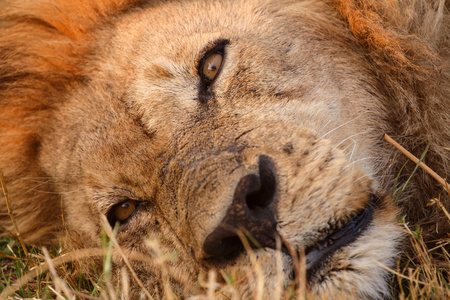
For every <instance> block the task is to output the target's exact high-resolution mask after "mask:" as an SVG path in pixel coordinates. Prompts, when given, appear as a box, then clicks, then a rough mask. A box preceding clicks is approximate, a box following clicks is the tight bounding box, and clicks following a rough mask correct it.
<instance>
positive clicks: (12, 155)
mask: <svg viewBox="0 0 450 300" xmlns="http://www.w3.org/2000/svg"><path fill="white" fill-rule="evenodd" d="M135 2H136V1H133V0H131V1H124V0H108V1H104V0H96V1H91V0H79V1H68V0H61V1H48V0H21V1H10V0H3V1H1V2H0V169H1V170H2V171H3V173H4V176H5V180H6V185H7V188H8V191H9V195H10V197H9V198H10V200H11V206H12V208H13V213H14V215H15V217H16V221H17V225H18V226H19V230H20V231H21V234H22V235H23V237H24V238H25V239H26V241H27V242H31V243H33V242H37V241H38V240H41V241H42V240H45V241H44V242H46V243H49V242H51V240H52V239H51V237H52V236H53V234H54V230H55V228H54V226H55V224H58V220H61V205H60V200H61V197H60V196H59V195H57V194H56V192H55V190H54V187H53V185H52V182H53V180H52V179H51V178H49V177H48V176H47V175H46V174H45V173H44V172H43V171H42V169H41V166H40V165H39V160H38V155H39V149H40V141H41V140H42V139H43V136H45V134H46V132H48V131H49V127H50V123H51V115H52V111H53V108H54V106H55V104H56V103H57V102H60V101H62V99H63V98H64V94H65V93H67V92H68V91H69V90H70V89H71V88H76V86H77V84H79V82H80V81H81V80H82V79H83V70H82V66H83V56H85V55H86V54H87V51H88V50H87V48H88V47H87V44H88V43H89V42H90V41H91V40H92V39H93V37H92V36H91V35H92V34H93V32H95V28H96V27H98V23H99V22H103V20H104V19H105V18H106V17H107V16H110V15H112V14H115V13H118V12H120V11H122V10H124V9H127V8H128V7H130V6H131V5H133V4H134V3H135ZM0 198H1V200H2V201H4V200H3V197H0ZM0 224H1V226H2V227H3V228H2V230H6V231H9V232H14V230H13V227H12V226H11V225H12V224H11V223H10V218H9V216H8V213H7V211H6V205H4V202H3V205H0Z"/></svg>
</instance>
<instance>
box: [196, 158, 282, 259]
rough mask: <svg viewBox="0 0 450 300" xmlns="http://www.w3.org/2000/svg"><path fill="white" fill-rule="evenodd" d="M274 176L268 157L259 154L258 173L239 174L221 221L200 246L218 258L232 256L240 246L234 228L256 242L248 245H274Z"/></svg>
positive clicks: (275, 232) (233, 256) (272, 246)
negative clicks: (243, 175) (230, 201)
mask: <svg viewBox="0 0 450 300" xmlns="http://www.w3.org/2000/svg"><path fill="white" fill-rule="evenodd" d="M276 188H277V179H276V175H275V168H274V166H273V163H272V161H271V160H270V158H268V157H267V156H260V158H259V174H249V175H246V176H245V177H243V178H241V180H240V181H239V183H238V185H237V187H236V190H235V192H234V199H233V202H232V204H231V206H230V208H229V209H228V211H227V214H226V215H225V217H224V219H223V220H222V222H221V224H220V225H219V226H218V227H217V228H216V229H215V230H214V231H213V232H212V233H210V234H209V235H208V236H207V238H206V240H205V243H204V244H203V250H204V251H205V252H206V253H207V254H209V255H211V256H212V257H213V258H216V259H218V260H229V259H233V258H236V257H237V256H238V255H239V253H241V252H242V251H243V250H244V247H243V245H242V242H241V239H240V238H239V236H238V235H237V231H239V230H241V231H247V232H248V233H249V234H250V236H251V237H252V238H254V239H255V240H256V242H257V243H254V242H250V244H251V245H252V247H255V248H256V247H263V248H264V247H270V248H273V249H275V247H276V236H277V231H276V221H275V217H274V214H273V206H274V203H275V194H276Z"/></svg>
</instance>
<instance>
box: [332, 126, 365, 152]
mask: <svg viewBox="0 0 450 300" xmlns="http://www.w3.org/2000/svg"><path fill="white" fill-rule="evenodd" d="M368 131H369V130H364V131H361V132H358V133H355V134H352V135H351V136H349V137H347V138H345V139H343V140H342V141H340V142H339V143H338V144H336V145H335V146H333V150H334V149H336V148H337V147H339V146H340V145H341V144H342V143H344V142H345V141H347V140H348V139H351V138H353V137H355V136H357V135H360V134H364V133H366V132H368Z"/></svg>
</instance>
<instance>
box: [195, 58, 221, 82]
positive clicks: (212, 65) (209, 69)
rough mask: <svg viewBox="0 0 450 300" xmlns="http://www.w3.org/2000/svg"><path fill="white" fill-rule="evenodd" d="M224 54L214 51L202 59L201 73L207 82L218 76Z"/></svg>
mask: <svg viewBox="0 0 450 300" xmlns="http://www.w3.org/2000/svg"><path fill="white" fill-rule="evenodd" d="M222 61H223V54H222V53H219V52H214V53H211V54H209V55H207V56H206V57H205V58H204V59H203V60H202V65H201V68H200V74H201V76H202V78H203V80H205V81H206V82H207V83H211V82H213V81H214V79H215V78H216V76H217V74H218V73H219V71H220V68H221V67H222Z"/></svg>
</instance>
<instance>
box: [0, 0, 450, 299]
mask: <svg viewBox="0 0 450 300" xmlns="http://www.w3.org/2000/svg"><path fill="white" fill-rule="evenodd" d="M0 5H1V9H0V57H1V59H0V145H1V147H0V150H1V151H0V169H1V170H2V171H3V173H4V177H5V182H6V186H7V188H8V191H9V198H10V199H11V206H12V211H13V212H12V213H13V214H14V216H15V219H16V224H17V226H18V228H19V231H20V233H21V235H22V236H23V238H24V239H25V241H26V242H27V243H29V244H37V245H58V244H59V243H62V244H63V249H65V251H69V250H73V249H87V248H96V247H98V248H100V247H101V245H102V244H101V232H102V230H104V229H102V228H103V226H104V224H105V223H106V226H110V227H116V228H117V235H116V237H115V238H116V240H117V243H118V246H119V247H120V249H121V250H122V251H123V253H125V254H128V255H130V257H131V256H132V255H140V256H141V257H144V258H145V259H143V260H141V261H133V260H132V259H130V263H131V266H132V269H133V270H134V272H135V274H136V278H138V280H139V281H140V284H141V285H142V286H139V284H138V283H137V282H135V280H134V279H132V281H133V283H132V289H131V292H130V293H131V297H132V298H139V297H141V296H142V295H143V297H146V296H158V295H159V296H161V297H165V296H167V297H169V296H168V294H167V293H168V292H167V287H169V290H171V291H172V292H173V293H176V294H177V295H178V297H181V298H185V297H189V296H191V295H196V294H199V293H202V292H201V290H202V284H201V282H202V280H203V281H204V280H206V279H207V278H210V277H208V276H211V274H212V273H211V272H212V271H211V270H215V272H216V273H218V274H229V275H230V274H231V275H230V276H232V277H233V278H235V279H236V281H239V284H236V286H235V287H234V290H233V291H232V292H230V293H231V294H228V296H227V295H225V296H223V295H222V294H220V295H216V296H217V297H222V296H223V297H231V296H233V297H237V298H243V299H249V298H251V297H255V295H256V296H258V295H259V296H261V295H264V297H265V298H267V299H274V298H277V297H279V296H280V294H281V293H283V288H284V287H285V286H287V285H289V284H290V283H294V284H295V283H298V282H299V281H298V278H299V277H302V276H304V277H305V278H306V282H307V284H306V286H307V287H306V288H307V290H308V291H310V293H312V295H315V296H316V297H332V295H335V293H336V292H339V293H340V294H342V295H344V296H345V295H346V297H356V298H370V299H381V298H385V297H389V286H388V283H387V278H388V277H389V273H388V272H387V271H386V268H385V266H388V267H390V266H393V264H395V261H396V258H397V257H398V255H399V253H400V252H401V251H403V250H404V249H402V247H401V246H400V244H401V240H402V234H401V232H400V228H399V226H398V225H397V217H398V216H400V215H406V219H407V221H408V222H409V225H410V226H416V225H421V226H422V228H423V230H424V232H425V233H426V236H428V237H429V238H430V239H432V238H436V237H439V236H445V235H446V233H447V232H448V230H449V226H448V225H449V224H448V221H447V220H446V219H445V215H443V213H442V212H441V211H440V210H439V209H438V208H437V206H427V204H428V200H429V199H431V198H432V197H436V198H439V199H440V201H441V203H442V204H443V205H444V206H446V207H449V204H450V202H449V199H448V195H447V194H446V193H445V192H444V190H443V188H442V186H440V185H439V184H438V183H436V182H434V180H433V179H432V178H431V177H430V176H428V175H427V174H426V173H424V172H423V171H422V170H420V169H419V170H418V171H417V174H415V175H414V176H413V177H412V179H411V181H409V183H408V186H407V188H406V190H405V192H404V193H403V195H402V196H401V198H400V199H399V201H398V203H394V202H395V201H394V200H393V197H392V195H391V193H390V191H391V189H392V188H393V184H394V181H395V179H396V178H397V181H396V182H397V185H396V186H394V190H395V189H399V188H400V187H402V186H403V184H404V183H405V182H406V181H407V180H408V177H409V175H410V174H411V173H412V170H413V169H414V167H415V165H414V164H413V163H409V164H406V166H405V167H404V168H402V167H403V165H404V164H405V162H406V158H404V157H403V156H402V155H401V154H400V153H399V152H398V151H397V150H396V149H394V148H393V147H392V146H391V145H389V144H388V143H386V142H384V141H383V140H382V137H383V134H384V133H387V134H389V135H390V136H392V137H394V138H395V139H396V140H397V141H399V142H400V144H402V145H404V146H405V148H407V149H408V150H409V151H411V152H412V153H413V154H415V155H416V156H419V157H420V156H421V154H422V153H423V151H424V149H425V148H426V146H427V145H428V144H429V150H428V152H427V153H426V156H425V158H424V162H426V164H427V165H429V166H430V167H431V168H432V169H433V170H434V171H436V172H437V173H438V174H441V176H444V177H445V176H446V175H447V172H448V169H449V164H450V155H449V152H448V150H447V149H446V148H445V147H449V142H450V114H449V113H448V112H449V111H450V98H449V95H450V79H449V65H448V63H449V56H450V51H449V49H450V47H449V46H450V45H449V43H450V42H449V41H450V34H449V33H450V30H449V29H450V27H449V26H450V25H449V24H450V22H449V14H448V9H449V2H448V1H443V0H440V1H439V0H435V1H432V0H428V1H427V0H397V1H387V0H365V1H356V0H353V1H352V0H349V1H344V0H315V1H312V0H281V1H280V0H276V1H275V0H248V1H244V0H223V1H219V0H213V1H205V0H189V1H188V0H180V1H171V0H166V1H164V0H160V1H159V0H158V1H156V0H155V1H152V0H147V1H137V0H126V1H125V0H124V1H122V0H109V1H108V0H98V1H88V0H81V1H77V2H76V3H75V2H73V1H66V0H59V1H55V0H33V1H24V0H22V1H12V0H4V1H2V3H1V4H0ZM401 170H402V172H400V171H401ZM0 220H1V225H2V227H3V228H4V229H5V231H7V232H14V229H13V224H11V221H10V218H9V215H8V213H7V210H6V206H5V205H2V206H0ZM102 220H103V221H102ZM430 224H432V225H430ZM436 224H437V225H436ZM155 243H157V245H158V251H160V252H161V253H163V254H164V253H166V254H173V255H175V256H176V258H174V259H172V260H169V261H167V262H166V263H165V264H166V266H165V268H164V269H163V270H160V269H158V265H157V263H151V261H152V259H154V257H155V251H156V250H155V248H154V245H155ZM152 245H153V246H152ZM114 266H115V269H116V270H121V269H122V268H124V267H125V262H124V259H120V258H117V259H114ZM255 268H256V269H258V272H256V273H255V272H253V273H252V270H255ZM302 268H303V269H302ZM302 270H303V271H304V272H303V273H302ZM248 274H250V275H248ZM255 274H256V275H255ZM302 274H303V275H302ZM118 277H119V275H118V276H117V278H118ZM218 277H220V275H219V276H218ZM133 278H134V277H133ZM202 278H203V279H202ZM201 279H202V280H201ZM117 280H120V279H117ZM217 280H219V281H220V279H217ZM163 283H164V284H163ZM165 284H166V285H165ZM256 285H258V288H255V286H256ZM144 291H147V292H146V293H144ZM169 293H170V292H169ZM258 293H259V294H258ZM225 294H226V293H225ZM164 295H165V296H164ZM230 295H231V296H230ZM172 296H173V295H172ZM172 296H170V297H172ZM259 296H258V297H259Z"/></svg>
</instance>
